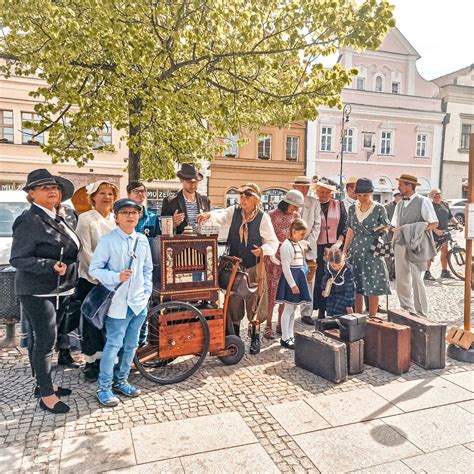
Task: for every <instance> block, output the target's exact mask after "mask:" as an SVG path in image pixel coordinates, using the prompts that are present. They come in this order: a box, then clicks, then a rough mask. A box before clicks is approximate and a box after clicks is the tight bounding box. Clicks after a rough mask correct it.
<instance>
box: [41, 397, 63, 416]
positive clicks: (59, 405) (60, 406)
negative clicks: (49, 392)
mask: <svg viewBox="0 0 474 474" xmlns="http://www.w3.org/2000/svg"><path fill="white" fill-rule="evenodd" d="M39 406H40V408H42V409H43V410H46V411H49V412H50V413H54V414H58V413H67V412H68V411H69V410H70V408H69V405H66V404H65V403H64V402H58V403H56V405H54V407H53V408H49V407H48V406H47V405H46V403H44V402H43V400H40V402H39Z"/></svg>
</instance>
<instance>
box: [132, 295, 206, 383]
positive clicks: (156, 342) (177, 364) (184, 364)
mask: <svg viewBox="0 0 474 474" xmlns="http://www.w3.org/2000/svg"><path fill="white" fill-rule="evenodd" d="M179 313H186V316H185V317H183V318H178V319H176V320H175V321H168V323H167V326H166V329H167V330H168V332H171V334H173V330H175V331H174V332H175V333H176V334H177V335H178V334H180V329H181V330H182V329H183V328H186V326H183V325H190V326H189V327H191V328H192V332H193V336H194V337H195V339H194V340H193V342H194V344H193V353H192V354H186V355H176V356H174V357H166V358H162V357H160V354H159V348H160V318H161V317H162V316H163V314H166V316H170V315H174V314H176V315H177V316H178V315H179ZM187 336H189V337H192V336H191V335H187ZM210 339H211V338H210V333H209V326H208V324H207V321H206V319H205V318H204V316H203V315H202V314H201V312H200V311H199V310H198V309H196V308H195V307H194V306H192V305H190V304H188V303H183V302H180V301H168V302H166V303H161V304H159V305H158V306H155V307H154V308H152V309H151V310H150V311H149V312H148V336H147V342H146V344H145V345H144V346H142V347H140V348H139V349H138V350H137V352H136V354H135V358H134V363H135V367H136V368H137V370H138V371H139V372H140V373H141V374H142V375H143V376H144V377H146V378H147V379H148V380H151V381H152V382H156V383H159V384H172V383H178V382H182V381H183V380H185V379H187V378H188V377H190V376H191V375H192V374H194V372H196V371H197V370H198V369H199V367H200V366H201V365H202V363H203V362H204V359H205V358H206V355H207V353H208V351H209V342H210ZM178 342H179V341H178ZM178 346H179V345H178ZM178 346H177V347H178ZM179 347H181V346H179ZM183 352H186V351H185V350H183Z"/></svg>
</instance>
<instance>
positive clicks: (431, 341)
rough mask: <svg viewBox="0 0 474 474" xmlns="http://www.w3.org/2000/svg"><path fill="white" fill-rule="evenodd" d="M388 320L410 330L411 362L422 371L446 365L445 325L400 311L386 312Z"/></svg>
mask: <svg viewBox="0 0 474 474" xmlns="http://www.w3.org/2000/svg"><path fill="white" fill-rule="evenodd" d="M388 320H389V321H391V322H393V323H397V324H405V325H406V326H409V327H410V329H411V360H412V361H413V362H414V363H415V364H417V365H419V366H420V367H423V368H424V369H442V368H444V367H445V365H446V324H443V323H434V322H432V321H428V320H427V319H425V318H420V317H418V316H412V315H411V314H410V313H408V312H407V311H403V310H402V309H393V310H389V311H388Z"/></svg>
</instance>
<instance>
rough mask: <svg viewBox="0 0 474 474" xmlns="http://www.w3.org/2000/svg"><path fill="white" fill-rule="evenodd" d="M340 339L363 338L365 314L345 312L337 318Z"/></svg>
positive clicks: (350, 340) (353, 339) (365, 322)
mask: <svg viewBox="0 0 474 474" xmlns="http://www.w3.org/2000/svg"><path fill="white" fill-rule="evenodd" d="M338 321H339V324H340V326H341V341H344V342H354V341H358V340H359V339H364V337H365V328H366V327H367V316H365V315H364V314H346V315H344V316H341V317H340V318H339V319H338Z"/></svg>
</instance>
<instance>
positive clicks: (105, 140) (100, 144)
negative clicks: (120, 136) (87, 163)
mask: <svg viewBox="0 0 474 474" xmlns="http://www.w3.org/2000/svg"><path fill="white" fill-rule="evenodd" d="M94 131H95V132H96V133H97V134H98V135H99V139H98V140H97V141H96V142H95V143H94V145H93V146H92V148H93V149H94V150H100V149H101V148H104V147H106V146H110V145H112V126H111V125H110V122H104V124H103V125H102V128H101V129H98V128H96V129H95V130H94Z"/></svg>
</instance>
